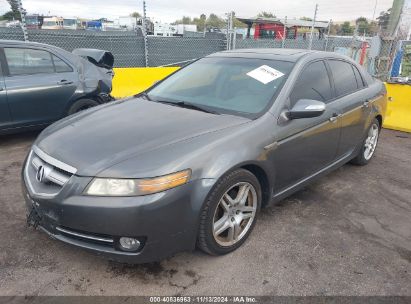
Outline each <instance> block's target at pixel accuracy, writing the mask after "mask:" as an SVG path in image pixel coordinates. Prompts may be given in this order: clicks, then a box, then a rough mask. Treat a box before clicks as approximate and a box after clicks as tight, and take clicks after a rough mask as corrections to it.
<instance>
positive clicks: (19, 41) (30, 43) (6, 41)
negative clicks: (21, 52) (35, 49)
mask: <svg viewBox="0 0 411 304" xmlns="http://www.w3.org/2000/svg"><path fill="white" fill-rule="evenodd" d="M1 44H9V45H10V44H18V45H28V46H30V45H32V46H49V45H48V44H44V43H38V42H29V41H21V40H5V39H0V45H1Z"/></svg>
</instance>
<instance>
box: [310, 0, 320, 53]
mask: <svg viewBox="0 0 411 304" xmlns="http://www.w3.org/2000/svg"><path fill="white" fill-rule="evenodd" d="M317 11H318V4H316V5H315V11H314V19H313V25H312V26H311V34H310V42H309V44H308V49H309V50H311V48H312V46H313V38H314V37H313V36H314V26H315V19H317Z"/></svg>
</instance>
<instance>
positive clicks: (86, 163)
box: [35, 98, 250, 176]
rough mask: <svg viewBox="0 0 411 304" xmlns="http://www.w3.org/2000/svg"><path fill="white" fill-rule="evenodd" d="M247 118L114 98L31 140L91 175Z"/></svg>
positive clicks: (231, 125)
mask: <svg viewBox="0 0 411 304" xmlns="http://www.w3.org/2000/svg"><path fill="white" fill-rule="evenodd" d="M249 121H250V120H249V119H246V118H242V117H238V116H231V115H215V114H210V113H205V112H201V111H196V110H192V109H185V108H181V107H177V106H172V105H167V104H161V103H157V102H152V101H147V100H144V99H141V98H133V99H128V100H122V101H116V102H113V103H110V104H107V105H103V106H100V107H97V108H93V109H90V110H87V111H85V112H84V113H79V114H77V115H74V116H72V117H69V118H68V119H65V120H62V121H60V122H57V123H55V124H53V125H52V126H50V127H49V128H48V129H46V130H45V131H44V132H43V133H42V134H41V135H40V137H39V138H38V140H37V141H36V143H35V145H36V146H37V147H38V148H40V149H41V150H42V151H43V152H45V153H46V154H48V155H50V156H52V157H53V158H55V159H58V160H59V161H62V162H64V163H66V164H68V165H71V166H73V167H75V168H77V174H78V175H81V176H95V175H97V174H98V173H99V172H100V171H102V170H104V169H106V168H108V167H110V166H112V165H114V164H118V163H120V162H122V161H125V160H128V159H130V158H132V157H136V156H138V155H140V154H142V153H148V152H150V151H153V150H155V149H160V148H162V149H167V146H169V145H172V144H175V143H179V142H183V141H185V140H188V139H190V138H193V137H197V136H201V135H204V134H207V133H210V132H215V131H218V130H222V129H226V128H230V127H233V126H236V125H239V124H242V123H246V122H249Z"/></svg>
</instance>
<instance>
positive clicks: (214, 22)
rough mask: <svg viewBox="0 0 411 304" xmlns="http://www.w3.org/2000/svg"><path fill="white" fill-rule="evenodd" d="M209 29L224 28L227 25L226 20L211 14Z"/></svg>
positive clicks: (208, 19) (208, 20)
mask: <svg viewBox="0 0 411 304" xmlns="http://www.w3.org/2000/svg"><path fill="white" fill-rule="evenodd" d="M206 23H207V27H210V28H223V27H225V25H226V22H225V20H224V19H222V18H220V17H218V16H217V15H216V14H210V16H208V18H207V21H206Z"/></svg>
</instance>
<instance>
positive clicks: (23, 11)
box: [17, 0, 29, 41]
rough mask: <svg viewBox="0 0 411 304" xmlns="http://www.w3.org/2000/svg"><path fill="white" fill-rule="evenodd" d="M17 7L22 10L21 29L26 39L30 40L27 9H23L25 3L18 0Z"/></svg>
mask: <svg viewBox="0 0 411 304" xmlns="http://www.w3.org/2000/svg"><path fill="white" fill-rule="evenodd" d="M17 8H18V10H19V12H20V17H21V30H22V31H23V37H24V41H29V37H28V35H27V27H26V11H25V10H24V9H23V5H22V4H21V0H17Z"/></svg>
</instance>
